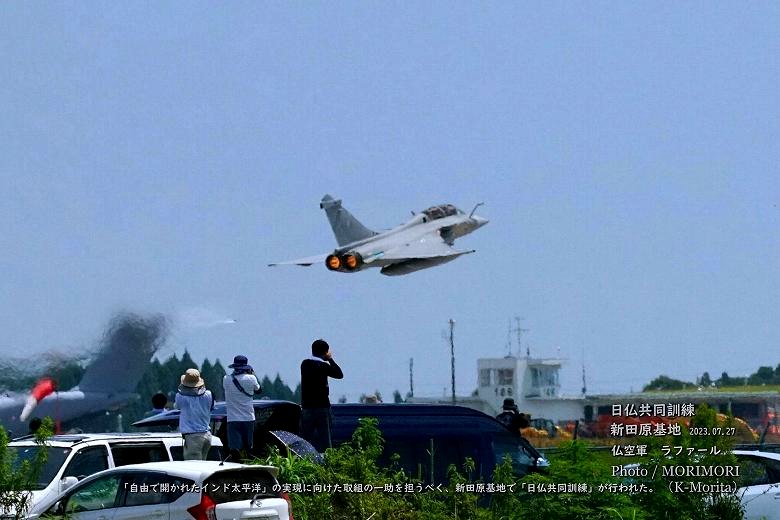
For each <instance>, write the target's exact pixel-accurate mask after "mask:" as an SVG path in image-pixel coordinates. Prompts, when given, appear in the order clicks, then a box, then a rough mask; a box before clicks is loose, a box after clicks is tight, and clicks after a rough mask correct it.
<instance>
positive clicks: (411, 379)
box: [409, 358, 414, 397]
mask: <svg viewBox="0 0 780 520" xmlns="http://www.w3.org/2000/svg"><path fill="white" fill-rule="evenodd" d="M409 397H414V358H409Z"/></svg>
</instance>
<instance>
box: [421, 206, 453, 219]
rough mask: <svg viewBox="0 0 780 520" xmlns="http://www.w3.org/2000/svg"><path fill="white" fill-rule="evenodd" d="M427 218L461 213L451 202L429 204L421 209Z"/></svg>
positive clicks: (438, 217)
mask: <svg viewBox="0 0 780 520" xmlns="http://www.w3.org/2000/svg"><path fill="white" fill-rule="evenodd" d="M423 213H424V214H425V216H427V217H428V220H437V219H440V218H444V217H451V216H453V215H457V214H458V213H463V212H462V211H460V210H459V209H458V208H456V207H455V206H453V205H452V204H440V205H439V206H431V207H430V208H428V209H426V210H425V211H423Z"/></svg>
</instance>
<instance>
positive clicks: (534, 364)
mask: <svg viewBox="0 0 780 520" xmlns="http://www.w3.org/2000/svg"><path fill="white" fill-rule="evenodd" d="M563 361H564V360H563V359H559V358H532V357H515V356H506V357H503V358H483V359H478V360H477V397H478V398H479V400H480V401H482V402H484V403H485V405H486V408H487V410H484V411H485V412H486V413H491V414H492V415H495V414H498V413H499V412H500V411H501V409H502V406H503V403H504V399H507V398H512V399H514V400H515V404H516V405H517V407H518V409H519V410H520V411H521V412H525V413H529V414H531V417H532V418H536V417H539V418H541V417H543V418H545V419H551V420H552V421H555V422H557V421H568V420H574V419H579V418H581V417H582V412H583V405H584V403H585V399H584V397H564V396H561V395H560V388H561V385H560V382H559V378H558V372H559V371H560V369H561V365H562V364H563ZM464 404H466V403H464Z"/></svg>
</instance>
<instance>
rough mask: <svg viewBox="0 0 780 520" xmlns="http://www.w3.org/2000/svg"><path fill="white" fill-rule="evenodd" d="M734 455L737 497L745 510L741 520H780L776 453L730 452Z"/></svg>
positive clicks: (779, 474)
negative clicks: (735, 460)
mask: <svg viewBox="0 0 780 520" xmlns="http://www.w3.org/2000/svg"><path fill="white" fill-rule="evenodd" d="M734 455H735V456H736V457H737V462H738V463H739V476H740V482H739V483H740V484H741V485H742V487H741V488H739V490H738V491H737V496H738V497H740V501H741V502H742V506H743V507H744V508H745V520H759V519H763V520H780V507H778V506H780V454H778V453H770V452H766V451H753V450H734Z"/></svg>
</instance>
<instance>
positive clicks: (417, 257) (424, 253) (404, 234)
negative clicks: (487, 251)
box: [268, 195, 488, 276]
mask: <svg viewBox="0 0 780 520" xmlns="http://www.w3.org/2000/svg"><path fill="white" fill-rule="evenodd" d="M481 204H482V203H479V204H477V205H476V206H474V209H472V210H471V213H469V214H468V215H466V214H465V213H464V212H463V211H461V210H459V209H458V208H456V207H455V206H453V205H452V204H441V205H439V206H432V207H430V208H428V209H426V210H425V211H423V212H421V213H419V214H413V216H412V218H411V219H410V220H409V221H407V222H406V223H404V224H402V225H400V226H398V227H396V228H393V229H391V230H389V231H385V232H383V233H377V232H375V231H371V230H370V229H368V228H366V227H365V226H364V225H363V224H361V223H360V222H359V221H358V220H357V219H356V218H355V217H353V216H352V214H351V213H350V212H349V211H347V210H346V209H345V208H343V207H342V206H341V201H340V200H336V199H334V198H333V197H331V196H330V195H325V196H324V197H322V201H321V202H320V208H322V209H324V210H325V214H326V215H327V216H328V220H329V221H330V226H331V228H333V234H334V235H336V241H337V242H338V245H339V246H338V247H337V248H336V250H335V251H333V252H332V253H328V254H324V255H318V256H310V257H307V258H299V259H297V260H290V261H287V262H276V263H273V264H268V265H303V266H310V265H312V264H317V263H320V262H324V263H325V267H327V268H328V269H329V270H331V271H339V272H342V273H353V272H357V271H360V270H362V269H367V268H369V267H379V268H381V269H382V271H381V272H382V274H385V275H388V276H396V275H402V274H408V273H411V272H414V271H419V270H420V269H426V268H428V267H434V266H436V265H439V264H443V263H445V262H449V261H451V260H455V259H456V258H457V257H459V256H460V255H464V254H467V253H473V252H474V250H473V249H472V250H469V251H462V250H458V249H455V248H453V247H452V245H453V242H454V241H455V239H456V238H459V237H462V236H463V235H467V234H469V233H471V232H472V231H474V230H476V229H478V228H480V227H482V226H484V225H485V224H487V223H488V220H487V219H485V218H482V217H479V216H477V215H475V214H474V212H475V211H476V209H477V207H479V206H480V205H481Z"/></svg>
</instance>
